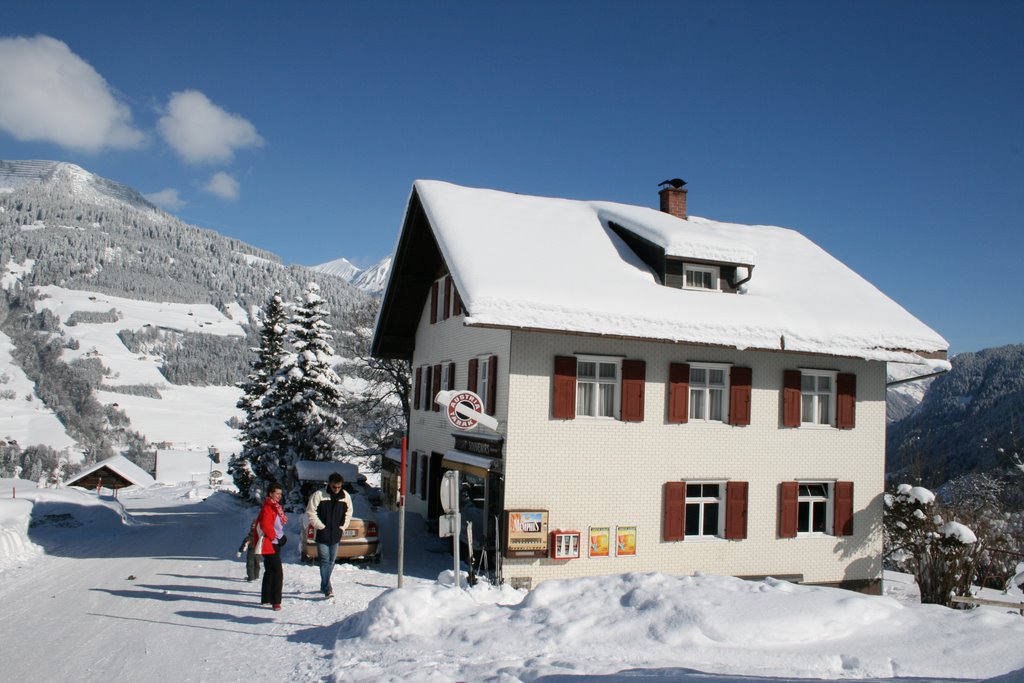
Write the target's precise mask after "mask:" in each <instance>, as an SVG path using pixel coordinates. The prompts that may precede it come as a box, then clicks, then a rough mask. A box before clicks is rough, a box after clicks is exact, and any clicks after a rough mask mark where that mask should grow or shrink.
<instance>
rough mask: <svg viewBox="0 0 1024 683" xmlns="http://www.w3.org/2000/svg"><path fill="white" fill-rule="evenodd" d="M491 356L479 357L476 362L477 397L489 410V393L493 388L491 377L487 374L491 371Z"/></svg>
mask: <svg viewBox="0 0 1024 683" xmlns="http://www.w3.org/2000/svg"><path fill="white" fill-rule="evenodd" d="M491 355H493V354H486V355H483V356H477V361H476V395H477V396H479V397H480V399H481V400H482V401H483V402H484V409H486V408H487V392H488V391H489V390H490V388H491V377H490V375H488V374H487V373H489V372H490V371H491V363H490V358H491Z"/></svg>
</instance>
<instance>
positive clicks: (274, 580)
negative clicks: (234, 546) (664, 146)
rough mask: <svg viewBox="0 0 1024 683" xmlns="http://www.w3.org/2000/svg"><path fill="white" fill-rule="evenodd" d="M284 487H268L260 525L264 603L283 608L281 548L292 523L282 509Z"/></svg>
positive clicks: (259, 519) (276, 485)
mask: <svg viewBox="0 0 1024 683" xmlns="http://www.w3.org/2000/svg"><path fill="white" fill-rule="evenodd" d="M281 495H282V491H281V485H280V484H271V485H270V486H269V487H268V488H267V499H266V500H264V501H263V508H262V509H261V510H260V514H259V516H258V517H257V518H256V523H257V524H258V526H259V530H260V532H261V533H262V538H261V539H260V544H261V547H260V551H261V552H262V553H263V591H262V599H261V602H262V603H263V604H264V605H273V606H274V609H275V610H279V609H281V587H282V585H283V584H284V569H283V568H282V567H281V548H282V547H283V546H284V543H285V536H284V525H285V524H287V523H288V517H286V516H285V514H284V510H283V509H282V508H281Z"/></svg>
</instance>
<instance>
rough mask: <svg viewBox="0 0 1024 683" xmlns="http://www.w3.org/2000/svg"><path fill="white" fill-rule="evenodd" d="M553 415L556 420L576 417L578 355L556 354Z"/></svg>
mask: <svg viewBox="0 0 1024 683" xmlns="http://www.w3.org/2000/svg"><path fill="white" fill-rule="evenodd" d="M551 415H552V416H553V417H554V418H555V419H556V420H572V419H574V418H575V417H576V357H575V356H555V377H554V398H553V400H552V402H551Z"/></svg>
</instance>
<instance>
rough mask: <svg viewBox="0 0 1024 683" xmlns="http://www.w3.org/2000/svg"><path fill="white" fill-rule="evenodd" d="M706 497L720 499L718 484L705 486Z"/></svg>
mask: <svg viewBox="0 0 1024 683" xmlns="http://www.w3.org/2000/svg"><path fill="white" fill-rule="evenodd" d="M703 486H704V495H705V496H707V497H709V498H718V484H704V485H703Z"/></svg>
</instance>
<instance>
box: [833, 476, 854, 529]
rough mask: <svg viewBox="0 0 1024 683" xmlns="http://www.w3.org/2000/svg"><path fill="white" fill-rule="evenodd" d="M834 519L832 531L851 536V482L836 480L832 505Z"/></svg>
mask: <svg viewBox="0 0 1024 683" xmlns="http://www.w3.org/2000/svg"><path fill="white" fill-rule="evenodd" d="M833 509H834V513H835V520H834V523H833V532H832V533H834V534H835V535H836V536H853V482H852V481H837V482H836V484H835V502H834V505H833Z"/></svg>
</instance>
